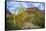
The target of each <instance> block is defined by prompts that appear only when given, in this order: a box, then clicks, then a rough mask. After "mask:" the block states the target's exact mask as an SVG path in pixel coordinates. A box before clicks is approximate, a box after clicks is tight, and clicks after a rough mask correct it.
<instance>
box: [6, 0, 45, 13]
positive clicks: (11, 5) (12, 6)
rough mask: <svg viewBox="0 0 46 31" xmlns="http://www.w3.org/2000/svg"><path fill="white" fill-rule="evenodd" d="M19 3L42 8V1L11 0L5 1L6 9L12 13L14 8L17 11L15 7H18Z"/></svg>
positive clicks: (26, 6) (27, 6) (24, 5)
mask: <svg viewBox="0 0 46 31" xmlns="http://www.w3.org/2000/svg"><path fill="white" fill-rule="evenodd" d="M20 4H21V5H22V6H23V7H25V8H29V7H37V8H39V9H40V10H44V3H30V2H13V1H7V9H8V10H9V11H10V12H12V13H14V10H16V12H18V10H17V9H16V8H17V7H19V5H20Z"/></svg>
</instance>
